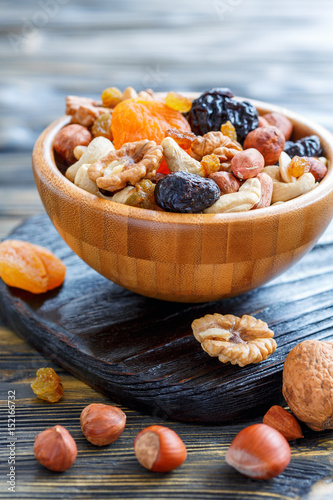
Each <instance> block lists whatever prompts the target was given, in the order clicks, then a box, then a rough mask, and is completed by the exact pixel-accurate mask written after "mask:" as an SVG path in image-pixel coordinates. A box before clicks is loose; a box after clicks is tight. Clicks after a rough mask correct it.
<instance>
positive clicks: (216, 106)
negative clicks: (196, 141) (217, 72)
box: [187, 89, 259, 143]
mask: <svg viewBox="0 0 333 500" xmlns="http://www.w3.org/2000/svg"><path fill="white" fill-rule="evenodd" d="M187 119H188V121H189V123H190V125H191V129H192V131H193V132H194V133H195V134H196V135H204V134H206V133H207V132H210V131H218V130H220V129H221V125H222V124H223V123H226V122H227V121H230V122H231V123H232V125H233V126H234V127H235V129H236V132H237V140H238V141H239V142H241V143H243V141H244V140H245V137H246V136H247V134H248V133H249V132H251V131H252V130H254V129H255V128H257V127H258V125H259V121H258V111H257V110H256V108H255V107H254V106H253V105H252V104H250V103H249V102H246V101H243V102H241V101H236V100H235V99H232V94H231V92H230V91H228V89H212V90H210V91H208V92H205V93H204V94H202V95H201V96H200V97H198V99H195V100H194V101H193V103H192V108H191V111H190V112H189V113H188V115H187Z"/></svg>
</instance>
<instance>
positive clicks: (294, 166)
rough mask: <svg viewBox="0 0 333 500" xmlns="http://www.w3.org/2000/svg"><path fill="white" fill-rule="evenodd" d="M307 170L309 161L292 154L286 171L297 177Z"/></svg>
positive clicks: (308, 170) (308, 169)
mask: <svg viewBox="0 0 333 500" xmlns="http://www.w3.org/2000/svg"><path fill="white" fill-rule="evenodd" d="M307 172H310V162H309V161H308V160H307V159H305V158H301V157H300V156H294V157H293V158H292V160H291V161H290V163H289V165H288V173H289V174H290V175H291V176H292V177H295V178H296V179H297V178H298V177H301V175H303V174H306V173H307Z"/></svg>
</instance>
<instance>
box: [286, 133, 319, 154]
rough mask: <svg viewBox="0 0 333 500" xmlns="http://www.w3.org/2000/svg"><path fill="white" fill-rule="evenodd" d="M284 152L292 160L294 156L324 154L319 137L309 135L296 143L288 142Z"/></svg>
mask: <svg viewBox="0 0 333 500" xmlns="http://www.w3.org/2000/svg"><path fill="white" fill-rule="evenodd" d="M284 150H285V152H286V153H287V154H288V155H289V156H290V157H291V158H292V157H294V156H320V155H321V154H322V148H321V144H320V139H319V137H318V136H317V135H309V136H308V137H303V138H302V139H300V140H299V141H296V142H292V141H287V142H286V144H285V147H284Z"/></svg>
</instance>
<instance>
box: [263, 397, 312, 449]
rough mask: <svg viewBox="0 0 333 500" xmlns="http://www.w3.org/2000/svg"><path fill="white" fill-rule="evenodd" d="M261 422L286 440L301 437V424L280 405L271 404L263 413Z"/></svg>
mask: <svg viewBox="0 0 333 500" xmlns="http://www.w3.org/2000/svg"><path fill="white" fill-rule="evenodd" d="M263 423H264V424H266V425H269V426H270V427H273V428H274V429H276V430H277V431H279V432H280V433H281V434H282V436H283V437H285V438H286V440H287V441H293V440H294V439H299V438H302V437H303V434H302V429H301V426H300V425H299V423H298V422H297V420H296V418H295V417H294V416H293V415H291V413H288V412H287V410H285V409H284V408H282V406H278V405H274V406H271V408H270V409H269V410H268V412H267V413H266V414H265V415H264V418H263Z"/></svg>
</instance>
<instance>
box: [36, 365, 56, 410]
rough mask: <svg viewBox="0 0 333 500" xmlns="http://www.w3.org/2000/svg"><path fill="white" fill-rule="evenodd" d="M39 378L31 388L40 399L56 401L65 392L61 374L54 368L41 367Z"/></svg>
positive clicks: (37, 374) (38, 371)
mask: <svg viewBox="0 0 333 500" xmlns="http://www.w3.org/2000/svg"><path fill="white" fill-rule="evenodd" d="M36 376H37V378H35V380H34V381H33V382H32V384H31V389H32V390H33V391H34V393H35V394H36V396H37V397H38V398H39V399H43V400H44V401H48V402H49V403H56V402H57V401H59V399H60V398H61V397H62V395H63V394H64V388H63V385H62V383H61V379H60V377H59V375H57V374H56V372H55V371H54V370H53V368H39V370H37V373H36Z"/></svg>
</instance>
